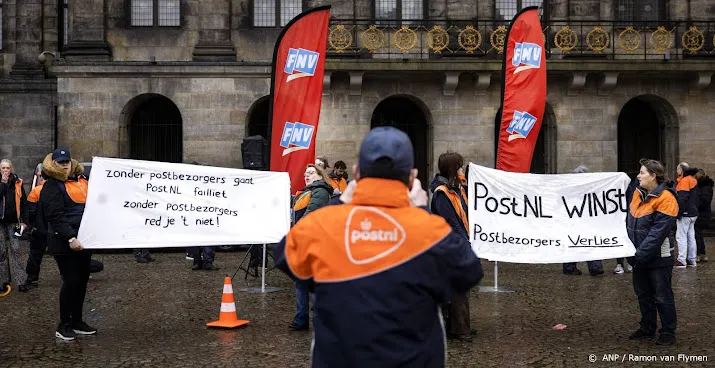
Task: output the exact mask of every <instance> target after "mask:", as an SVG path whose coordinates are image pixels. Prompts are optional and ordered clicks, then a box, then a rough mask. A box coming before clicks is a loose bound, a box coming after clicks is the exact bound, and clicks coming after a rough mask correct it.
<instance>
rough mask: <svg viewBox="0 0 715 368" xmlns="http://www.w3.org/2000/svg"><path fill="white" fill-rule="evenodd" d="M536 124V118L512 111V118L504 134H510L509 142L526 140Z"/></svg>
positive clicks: (525, 113)
mask: <svg viewBox="0 0 715 368" xmlns="http://www.w3.org/2000/svg"><path fill="white" fill-rule="evenodd" d="M535 124H536V117H535V116H534V115H531V114H529V113H528V112H526V111H524V112H521V111H517V110H514V116H513V117H512V118H511V122H510V123H509V127H507V128H506V132H507V133H509V134H511V135H510V136H509V142H511V141H513V140H515V139H519V138H526V137H527V136H528V135H529V132H531V129H532V128H533V127H534V125H535Z"/></svg>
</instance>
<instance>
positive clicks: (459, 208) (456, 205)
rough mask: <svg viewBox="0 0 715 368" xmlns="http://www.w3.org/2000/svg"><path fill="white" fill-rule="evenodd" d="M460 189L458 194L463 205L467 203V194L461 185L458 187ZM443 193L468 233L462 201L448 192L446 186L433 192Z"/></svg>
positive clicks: (439, 187)
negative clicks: (462, 199)
mask: <svg viewBox="0 0 715 368" xmlns="http://www.w3.org/2000/svg"><path fill="white" fill-rule="evenodd" d="M459 188H460V192H461V193H460V194H461V195H462V198H464V203H468V202H467V193H465V191H464V187H462V186H461V185H460V186H459ZM434 191H435V192H436V191H440V192H443V193H444V194H446V195H447V198H449V201H450V202H452V207H454V210H455V211H456V212H457V216H459V218H461V219H462V223H463V224H464V229H466V230H467V232H469V221H468V220H467V213H466V212H464V207H462V201H461V200H460V199H459V194H457V193H455V192H453V191H450V190H449V188H447V186H446V185H440V186H438V187H437V188H435V190H434Z"/></svg>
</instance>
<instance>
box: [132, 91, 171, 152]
mask: <svg viewBox="0 0 715 368" xmlns="http://www.w3.org/2000/svg"><path fill="white" fill-rule="evenodd" d="M122 115H123V116H124V120H125V121H124V123H125V126H126V128H127V138H128V139H127V142H125V143H126V144H127V146H128V147H127V148H128V151H129V152H128V155H127V156H128V157H129V158H131V159H136V160H147V161H160V162H174V163H177V162H182V161H183V158H184V152H183V143H184V137H183V122H182V118H181V112H180V111H179V108H178V107H176V105H175V104H174V103H173V102H172V101H171V100H170V99H168V98H166V97H164V96H162V95H158V94H153V93H148V94H144V95H140V96H137V97H135V98H133V99H132V100H131V101H129V103H127V106H126V107H125V108H124V111H122Z"/></svg>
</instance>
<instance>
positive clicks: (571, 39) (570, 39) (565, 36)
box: [554, 26, 578, 53]
mask: <svg viewBox="0 0 715 368" xmlns="http://www.w3.org/2000/svg"><path fill="white" fill-rule="evenodd" d="M554 44H555V45H556V47H558V48H559V50H561V52H563V53H567V52H569V51H571V50H573V49H574V48H575V47H576V45H577V44H578V35H577V34H576V32H574V30H573V29H571V28H569V26H563V28H561V30H560V31H558V32H556V36H554Z"/></svg>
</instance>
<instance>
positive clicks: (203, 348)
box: [0, 241, 715, 368]
mask: <svg viewBox="0 0 715 368" xmlns="http://www.w3.org/2000/svg"><path fill="white" fill-rule="evenodd" d="M710 249H712V251H715V246H713V242H712V241H711V242H710ZM244 254H245V253H242V252H234V253H218V254H217V261H216V264H217V265H219V266H220V267H221V269H220V270H219V271H214V272H208V271H192V270H191V268H190V264H191V263H190V261H188V260H186V259H185V258H184V254H183V253H181V252H178V253H158V254H154V256H155V258H156V259H157V261H156V262H154V263H151V264H137V263H136V262H135V261H134V259H133V257H132V256H131V254H111V255H108V254H105V255H96V256H95V258H96V259H100V260H102V261H104V263H105V270H104V271H103V272H101V273H99V274H94V275H93V277H92V279H91V280H90V283H89V291H88V295H87V301H86V304H85V320H86V321H87V322H88V323H89V324H91V325H93V326H95V327H97V328H98V329H99V333H98V335H96V336H91V337H84V338H78V339H77V340H75V341H73V342H60V341H57V340H56V339H55V337H54V331H55V328H56V325H57V322H58V291H59V286H60V279H59V275H58V272H57V266H56V264H55V263H54V260H53V259H52V258H49V257H45V259H44V261H43V269H42V274H41V277H40V286H39V288H32V289H31V290H30V291H29V292H28V293H24V294H23V293H19V292H17V291H16V290H14V291H13V292H12V294H11V295H9V296H7V297H4V298H0V316H1V317H2V323H1V324H0V366H3V367H32V368H39V367H65V366H67V367H69V366H73V367H102V368H109V367H138V366H141V367H194V366H196V367H202V366H206V367H307V366H308V363H309V358H310V340H311V334H310V332H294V331H289V330H288V327H287V326H288V323H289V321H290V320H291V318H292V316H293V313H294V311H295V302H294V291H293V288H292V283H291V282H290V280H289V279H288V278H287V277H286V276H284V275H283V274H281V273H279V271H277V270H273V271H271V272H269V273H268V276H267V281H268V285H269V286H274V287H279V288H281V290H280V291H278V292H275V293H269V294H252V293H247V292H243V291H239V289H240V288H242V287H245V286H246V282H245V281H244V279H243V273H242V272H241V273H239V274H238V275H237V276H236V278H235V279H234V282H233V286H234V291H235V292H236V298H237V302H238V303H237V308H238V313H239V318H245V319H249V320H250V321H251V322H250V324H249V325H248V326H247V327H245V328H241V329H237V330H228V331H226V330H214V329H208V328H207V327H205V324H206V323H207V322H210V321H212V320H215V319H217V317H218V314H219V306H220V300H221V292H222V287H223V278H224V276H225V275H226V273H230V274H231V275H232V274H233V272H235V270H236V268H237V266H238V264H239V263H240V261H241V259H242V258H243V255H244ZM483 265H484V267H485V270H486V271H487V274H486V276H485V279H484V280H483V282H482V284H483V285H493V263H489V262H486V261H483ZM614 266H615V261H613V260H610V261H606V264H605V267H606V274H605V275H601V276H598V277H591V276H588V274H587V272H585V274H584V275H582V276H565V275H563V274H562V273H561V266H560V265H517V264H500V265H499V280H500V285H501V286H507V287H510V288H513V289H515V292H513V293H483V292H482V293H478V292H477V291H473V292H472V294H471V300H470V303H471V314H472V323H473V327H475V328H477V330H478V335H477V338H476V339H475V341H474V342H472V343H461V342H451V341H450V343H449V357H448V366H449V367H581V366H594V367H598V366H615V365H623V364H622V363H620V362H621V359H622V356H623V355H624V354H626V355H627V354H633V355H636V356H640V355H643V356H655V357H656V358H657V359H658V360H660V357H661V356H673V357H674V358H675V359H676V361H675V362H674V363H657V362H656V363H654V362H634V361H633V360H632V358H629V357H626V359H625V365H626V366H667V367H673V366H707V365H710V366H715V363H713V362H715V334H713V333H712V330H711V329H712V326H713V325H714V323H715V310H714V309H713V300H715V291H713V288H712V285H713V284H715V262H710V263H701V264H700V265H699V266H698V267H697V269H691V268H689V269H677V270H674V271H673V273H674V280H673V287H674V289H675V294H676V305H677V310H678V343H677V345H675V346H673V347H667V348H657V347H655V346H654V345H653V344H652V343H650V342H632V341H629V340H628V338H627V337H628V335H629V334H630V333H631V332H632V331H634V329H636V328H637V327H638V325H637V322H638V320H639V312H638V307H637V303H636V298H635V295H634V293H633V287H632V284H631V275H630V274H624V275H614V274H612V273H611V271H612V269H613V267H614ZM579 269H581V270H582V271H586V265H585V264H584V263H581V264H579ZM249 281H250V286H258V285H259V281H260V280H254V279H251V278H249ZM559 323H562V324H565V325H567V326H568V328H567V329H565V330H553V329H552V327H553V326H554V325H556V324H559ZM590 354H595V357H596V360H597V362H596V363H590V362H589V355H590ZM605 354H619V356H618V361H619V363H607V362H603V361H602V359H603V357H604V355H605ZM678 354H685V355H689V356H690V355H696V356H707V358H708V359H709V362H708V363H690V364H685V363H684V362H682V361H681V362H678V361H677V359H678Z"/></svg>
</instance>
